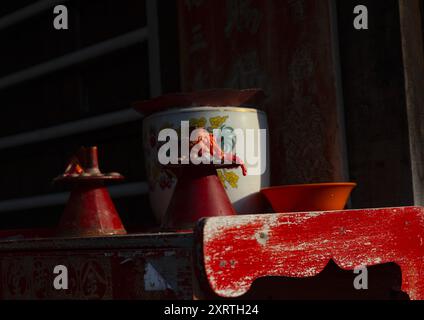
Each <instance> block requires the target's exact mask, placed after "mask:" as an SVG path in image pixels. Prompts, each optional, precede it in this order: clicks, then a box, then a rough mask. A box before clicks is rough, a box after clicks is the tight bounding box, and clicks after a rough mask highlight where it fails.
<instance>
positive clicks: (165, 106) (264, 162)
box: [135, 89, 270, 223]
mask: <svg viewBox="0 0 424 320" xmlns="http://www.w3.org/2000/svg"><path fill="white" fill-rule="evenodd" d="M263 97H264V94H263V91H262V90H257V89H251V90H241V91H240V90H230V89H215V90H208V91H201V92H195V93H181V94H169V95H165V96H162V97H158V98H155V99H153V100H150V101H145V102H141V103H137V104H135V109H136V110H137V111H139V112H141V113H142V114H144V116H145V118H144V121H143V147H144V154H145V166H146V172H147V178H148V182H149V196H150V202H151V206H152V209H153V211H154V214H155V216H156V217H157V219H158V220H159V221H160V222H162V223H163V220H164V216H165V213H166V211H167V209H168V206H169V203H170V201H171V197H172V195H173V193H174V189H175V186H176V183H177V180H178V177H177V176H176V175H175V174H174V173H173V172H172V170H169V169H167V168H166V167H164V166H162V165H161V164H160V163H159V161H158V152H159V149H160V147H161V144H160V143H159V142H158V136H159V133H160V132H161V130H163V129H174V130H176V131H177V132H181V125H182V123H183V122H189V125H190V127H191V128H193V127H194V128H203V129H206V130H207V131H208V132H210V133H213V132H214V130H218V131H215V132H218V133H219V135H221V137H220V138H221V139H220V143H221V145H220V147H221V149H222V150H223V151H224V152H233V153H236V152H237V150H238V149H237V148H238V147H242V149H243V148H244V150H246V153H251V151H253V153H254V155H255V156H256V157H257V158H256V159H253V161H249V159H242V160H243V162H244V163H245V165H246V167H247V172H248V174H247V175H246V176H243V174H242V173H241V171H240V169H237V168H221V169H218V170H217V174H218V178H219V180H220V181H221V183H222V185H223V187H224V190H225V191H226V193H227V195H228V198H229V199H230V201H231V203H232V205H233V207H234V209H235V211H236V212H237V213H239V214H249V213H258V212H261V211H262V210H263V208H262V205H263V204H262V199H261V196H260V190H261V189H262V188H265V187H268V186H269V183H270V171H269V168H270V165H269V145H268V143H269V136H268V123H267V116H266V114H265V113H264V112H263V111H260V110H258V108H259V106H260V103H261V101H262V100H263ZM260 129H262V133H264V139H260V138H259V132H260ZM240 132H241V135H240ZM237 155H239V154H237ZM247 156H248V155H247ZM250 160H251V159H250Z"/></svg>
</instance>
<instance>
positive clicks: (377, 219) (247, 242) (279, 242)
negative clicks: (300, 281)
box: [201, 207, 424, 299]
mask: <svg viewBox="0 0 424 320" xmlns="http://www.w3.org/2000/svg"><path fill="white" fill-rule="evenodd" d="M201 233H202V236H203V255H204V256H203V263H204V270H205V273H206V277H207V280H208V282H209V284H210V286H211V288H212V290H213V291H214V292H215V293H216V294H217V295H219V296H221V297H226V298H234V297H239V296H241V295H243V294H245V293H246V292H247V291H248V290H249V288H250V286H251V285H252V282H253V281H254V280H256V279H258V278H261V277H265V276H284V277H295V278H306V277H313V276H316V275H318V274H319V273H320V272H321V271H322V270H323V269H324V268H325V267H326V265H327V264H328V262H329V261H330V260H333V261H334V262H336V263H337V264H338V265H339V266H340V267H341V268H343V269H346V270H353V269H355V268H356V267H359V266H373V265H378V264H384V263H390V262H393V263H396V264H398V265H399V266H400V267H401V269H402V277H403V286H402V290H403V291H404V292H407V293H408V294H409V296H410V297H411V298H412V299H424V280H423V279H424V250H423V249H424V248H423V238H424V208H420V207H409V208H387V209H369V210H354V211H340V212H321V213H296V214H272V215H251V216H236V217H220V218H211V219H208V220H206V221H205V222H204V224H203V230H202V231H201ZM230 261H231V263H228V262H230Z"/></svg>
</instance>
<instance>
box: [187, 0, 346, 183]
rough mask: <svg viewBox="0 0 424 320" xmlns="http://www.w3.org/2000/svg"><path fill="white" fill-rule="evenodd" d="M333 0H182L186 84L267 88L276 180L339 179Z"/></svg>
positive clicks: (340, 152)
mask: <svg viewBox="0 0 424 320" xmlns="http://www.w3.org/2000/svg"><path fill="white" fill-rule="evenodd" d="M331 8H332V7H331V0H324V1H323V0H285V1H281V0H272V1H263V0H185V1H182V0H180V1H179V21H180V22H179V23H180V44H181V74H182V89H183V90H185V91H191V90H199V89H208V88H214V87H231V88H242V89H245V88H251V87H260V88H263V89H264V90H265V92H266V94H267V96H268V98H267V100H266V101H265V103H264V105H263V106H262V107H263V109H264V110H265V111H266V112H267V114H268V118H269V124H270V138H271V158H272V159H271V161H272V164H271V166H272V167H271V171H272V179H273V181H272V183H273V184H291V183H312V182H331V181H340V180H345V179H346V178H347V173H346V170H344V168H345V167H346V165H345V164H344V156H343V149H344V148H343V137H344V132H343V128H344V126H343V125H342V124H341V123H340V121H341V119H342V117H341V116H340V109H339V107H338V104H339V105H340V99H339V98H340V96H338V94H337V89H338V88H337V85H336V82H337V77H336V71H335V70H336V68H335V65H336V63H337V61H336V59H335V50H334V49H335V47H334V42H333V32H334V29H333V28H332V27H333V26H332V19H331V17H332V16H331Z"/></svg>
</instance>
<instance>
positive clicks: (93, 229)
mask: <svg viewBox="0 0 424 320" xmlns="http://www.w3.org/2000/svg"><path fill="white" fill-rule="evenodd" d="M123 179H124V177H123V176H121V175H120V174H119V173H109V174H103V173H102V172H101V171H100V169H99V163H98V156H97V147H87V148H81V150H80V151H79V152H78V154H77V155H76V156H74V157H73V158H72V159H71V161H70V162H69V164H68V167H67V169H66V171H65V173H64V174H63V175H61V176H59V177H57V178H56V179H55V180H54V182H58V183H59V182H60V183H65V184H67V185H69V186H70V187H71V188H72V191H71V196H70V198H69V200H68V203H67V205H66V208H65V211H64V213H63V215H62V217H61V220H60V223H59V226H58V230H57V235H58V236H66V237H87V236H105V235H119V234H126V231H125V228H124V226H123V224H122V222H121V219H120V218H119V215H118V212H117V211H116V209H115V206H114V204H113V202H112V199H111V198H110V195H109V192H108V190H107V189H106V187H105V182H107V181H119V180H123Z"/></svg>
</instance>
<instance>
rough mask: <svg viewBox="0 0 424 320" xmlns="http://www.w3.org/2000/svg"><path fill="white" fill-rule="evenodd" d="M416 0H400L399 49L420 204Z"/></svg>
mask: <svg viewBox="0 0 424 320" xmlns="http://www.w3.org/2000/svg"><path fill="white" fill-rule="evenodd" d="M422 5H423V1H420V0H400V1H399V6H400V22H401V31H402V51H403V63H404V70H405V87H406V105H407V113H408V124H409V140H410V149H411V150H410V151H411V167H412V175H413V186H414V201H415V204H416V205H424V48H423V36H424V35H423V27H422V16H421V13H422V7H421V6H422Z"/></svg>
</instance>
